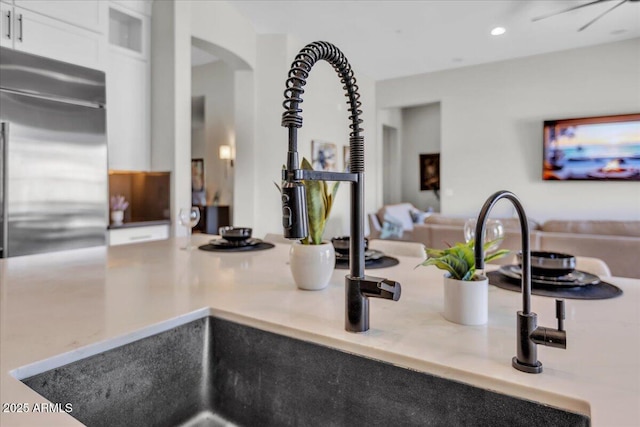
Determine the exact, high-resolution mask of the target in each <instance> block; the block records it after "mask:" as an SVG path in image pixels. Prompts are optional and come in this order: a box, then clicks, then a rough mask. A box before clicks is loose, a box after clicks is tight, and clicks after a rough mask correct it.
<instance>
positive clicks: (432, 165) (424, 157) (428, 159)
mask: <svg viewBox="0 0 640 427" xmlns="http://www.w3.org/2000/svg"><path fill="white" fill-rule="evenodd" d="M429 190H432V191H436V192H437V191H439V190H440V153H434V154H420V191H429Z"/></svg>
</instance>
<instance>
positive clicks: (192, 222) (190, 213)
mask: <svg viewBox="0 0 640 427" xmlns="http://www.w3.org/2000/svg"><path fill="white" fill-rule="evenodd" d="M178 221H179V222H180V225H184V226H185V227H187V244H186V246H184V247H182V248H180V249H186V250H191V249H193V248H195V246H192V245H191V229H192V228H193V227H195V226H196V224H198V221H200V209H199V208H198V207H197V206H191V208H183V209H180V214H179V215H178Z"/></svg>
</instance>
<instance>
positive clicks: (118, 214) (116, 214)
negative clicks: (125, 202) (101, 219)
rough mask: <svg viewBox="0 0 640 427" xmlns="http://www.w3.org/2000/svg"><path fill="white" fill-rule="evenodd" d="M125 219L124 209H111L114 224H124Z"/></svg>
mask: <svg viewBox="0 0 640 427" xmlns="http://www.w3.org/2000/svg"><path fill="white" fill-rule="evenodd" d="M123 219H124V211H111V222H113V225H122V220H123Z"/></svg>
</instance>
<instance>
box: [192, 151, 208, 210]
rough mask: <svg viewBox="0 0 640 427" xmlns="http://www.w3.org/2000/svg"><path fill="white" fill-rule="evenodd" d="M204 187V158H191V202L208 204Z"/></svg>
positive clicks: (193, 203) (198, 204) (199, 204)
mask: <svg viewBox="0 0 640 427" xmlns="http://www.w3.org/2000/svg"><path fill="white" fill-rule="evenodd" d="M205 194H206V193H205V189H204V159H191V204H192V205H196V206H204V205H206V204H207V203H206V196H205Z"/></svg>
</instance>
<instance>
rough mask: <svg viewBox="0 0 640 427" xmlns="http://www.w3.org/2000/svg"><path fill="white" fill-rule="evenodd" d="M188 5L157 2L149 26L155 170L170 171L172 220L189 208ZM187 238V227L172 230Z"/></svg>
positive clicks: (152, 160)
mask: <svg viewBox="0 0 640 427" xmlns="http://www.w3.org/2000/svg"><path fill="white" fill-rule="evenodd" d="M189 22H190V4H189V3H188V2H185V3H183V4H180V5H178V4H176V3H174V2H172V1H166V2H154V4H153V15H152V20H151V37H152V38H153V40H154V42H153V43H152V52H151V105H152V109H151V169H152V170H161V171H166V170H169V171H171V217H172V218H177V217H178V212H179V211H180V208H182V207H189V206H191V65H190V61H191V58H190V55H191V54H190V52H191V50H190V49H191V35H190V31H191V29H190V25H189ZM174 233H175V234H176V235H184V234H186V230H185V229H184V227H177V228H174Z"/></svg>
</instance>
